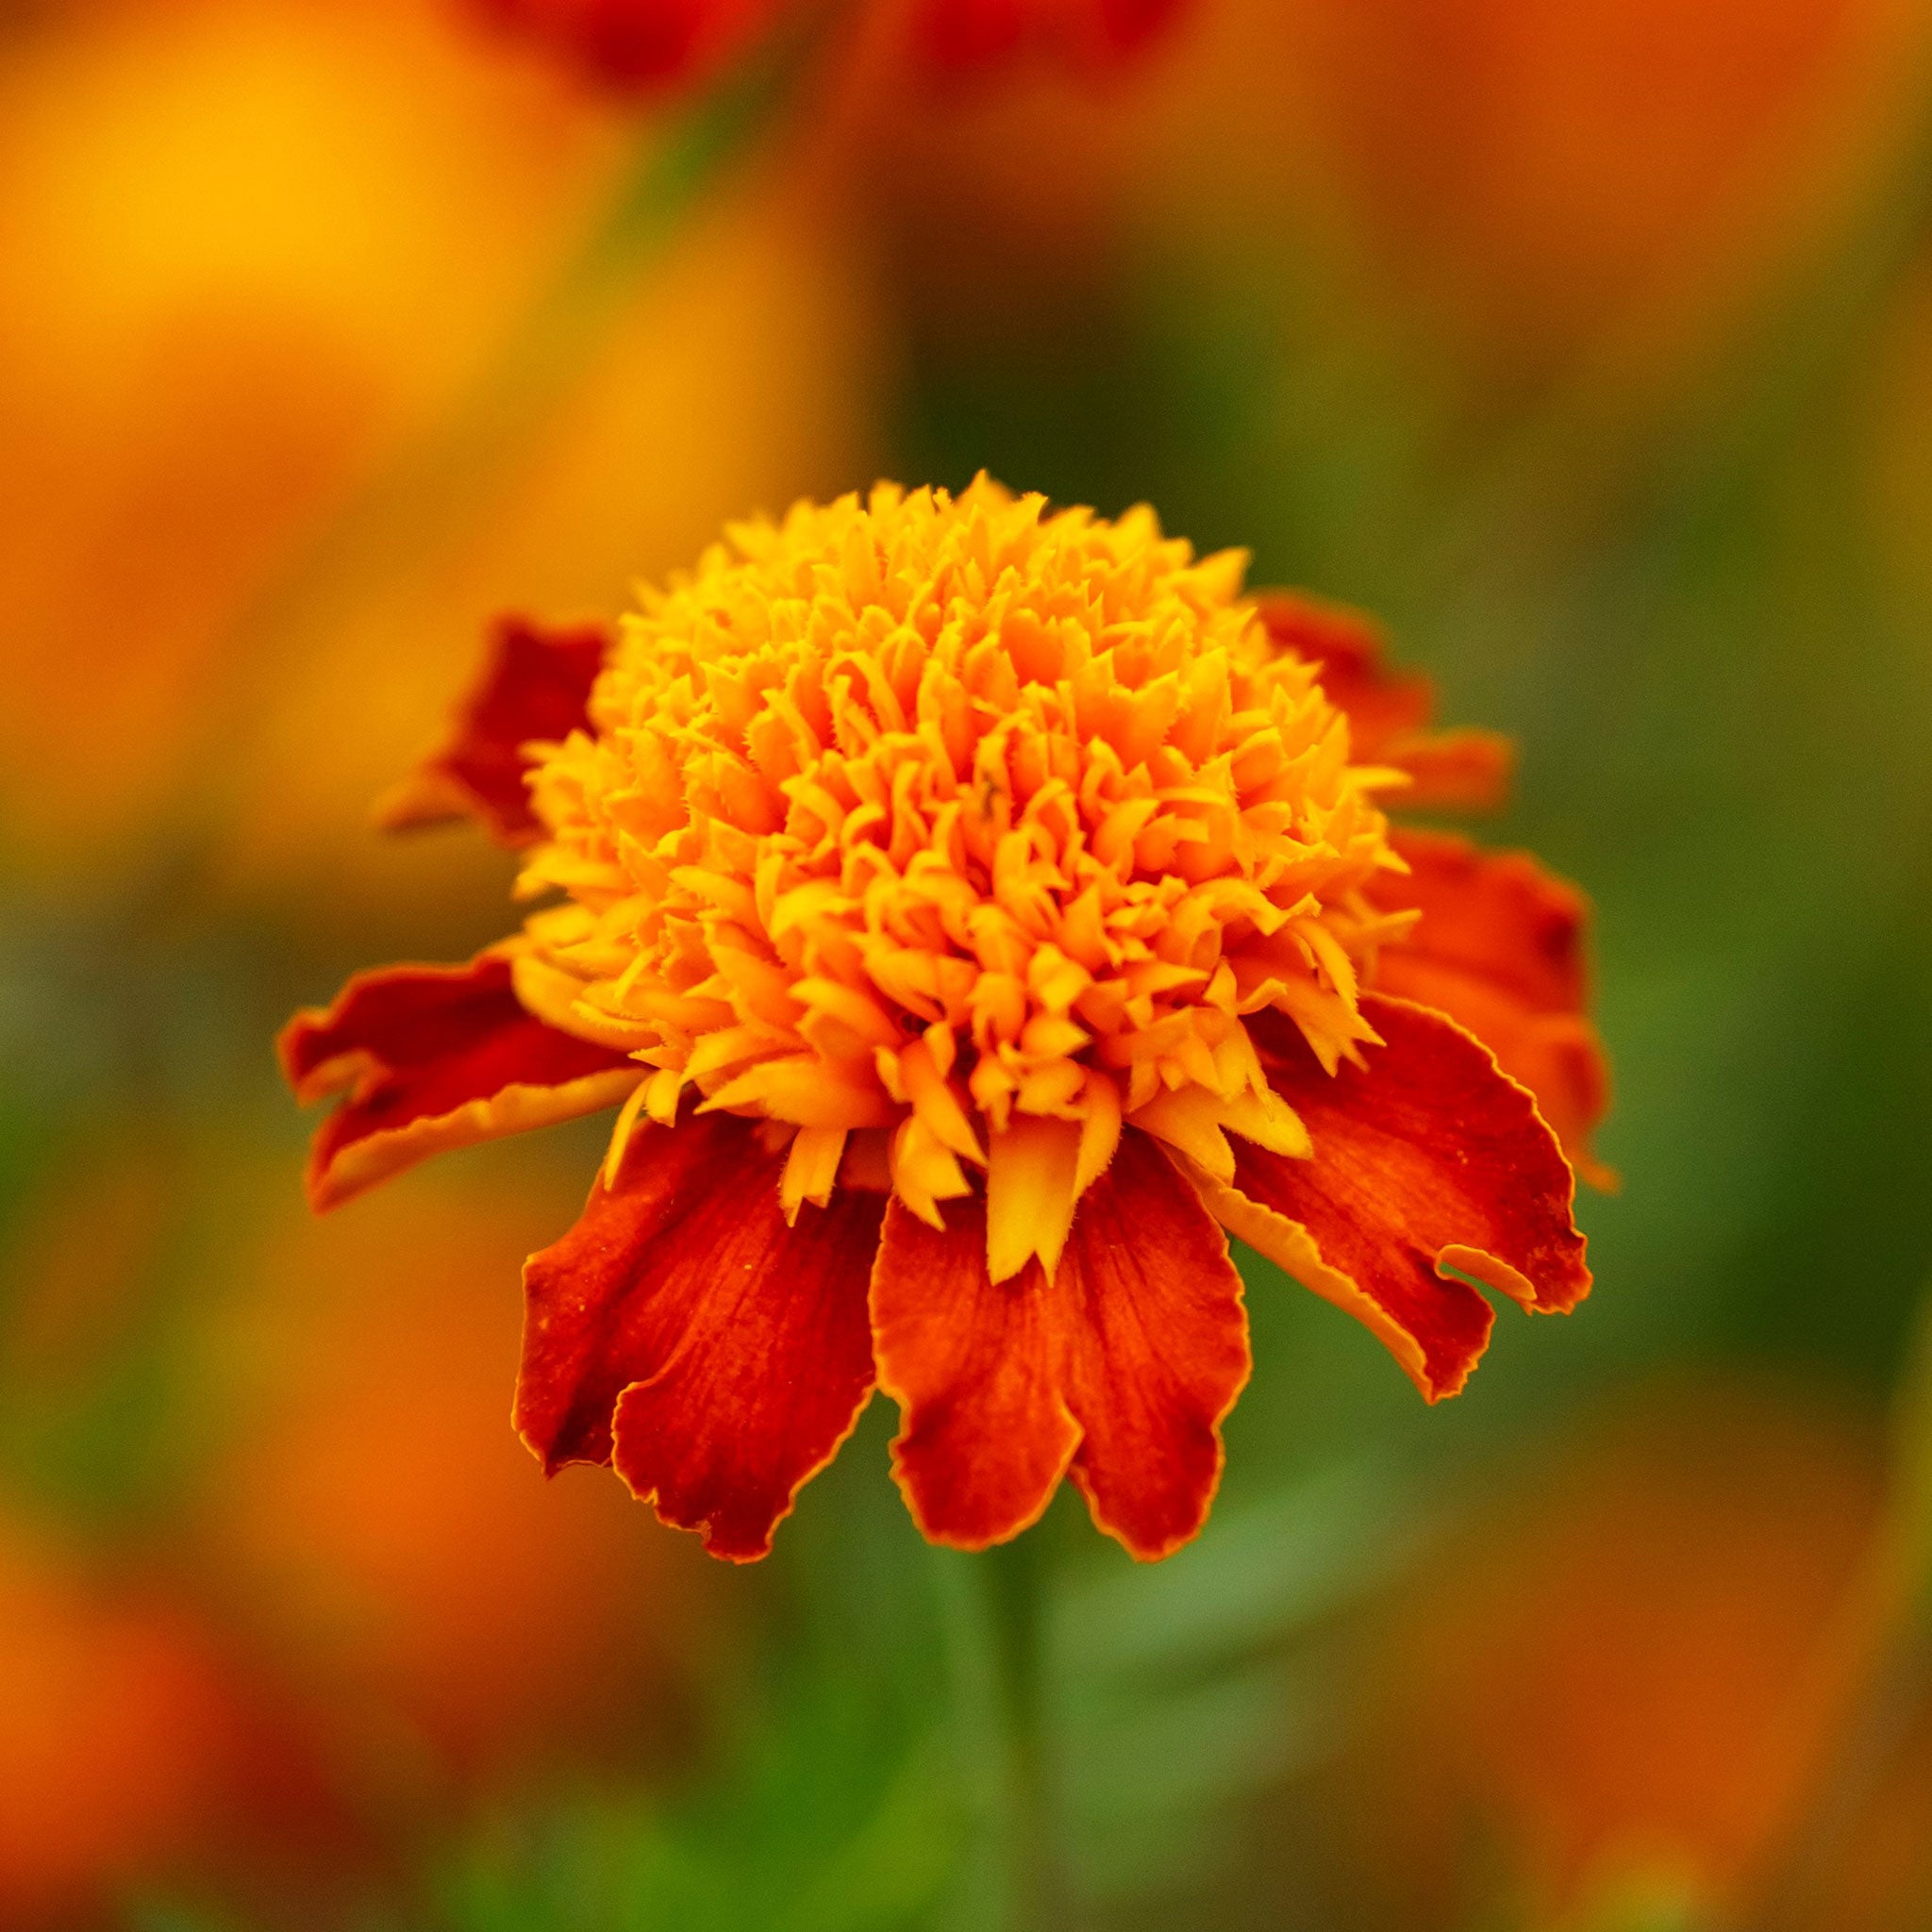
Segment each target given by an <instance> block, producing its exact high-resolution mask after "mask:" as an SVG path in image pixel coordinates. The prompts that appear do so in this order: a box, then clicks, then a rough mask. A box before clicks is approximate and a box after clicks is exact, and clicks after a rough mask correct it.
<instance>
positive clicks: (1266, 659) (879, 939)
mask: <svg viewBox="0 0 1932 1932" xmlns="http://www.w3.org/2000/svg"><path fill="white" fill-rule="evenodd" d="M728 534H729V541H728V542H727V543H724V544H719V545H717V546H714V547H713V548H712V549H711V550H710V551H709V552H708V554H707V555H706V556H705V558H703V559H702V561H701V562H700V563H699V565H698V568H697V569H696V571H695V572H694V573H692V574H691V575H689V576H686V577H681V578H679V579H677V580H675V582H674V583H673V585H672V587H671V588H670V589H669V590H666V591H647V592H645V593H644V597H643V608H642V609H641V611H640V612H639V613H637V614H635V615H633V616H631V617H628V618H627V619H626V620H625V625H624V630H623V633H622V636H621V638H620V640H619V641H618V643H617V645H616V647H615V649H614V651H613V653H612V655H611V658H610V660H609V662H608V665H607V667H606V669H605V671H604V674H603V675H602V677H601V678H600V680H599V682H598V684H597V687H596V690H595V692H594V693H593V695H592V698H591V721H592V724H593V732H591V733H583V732H579V733H576V734H574V735H573V736H572V737H571V739H570V740H569V741H567V742H565V743H563V744H561V745H558V746H551V747H547V748H546V749H545V755H544V757H543V758H542V761H541V765H540V766H539V768H538V770H537V772H536V774H535V775H534V778H533V797H534V799H535V803H536V808H537V810H538V812H539V814H540V815H541V818H542V820H543V822H544V824H546V825H547V826H548V827H549V831H550V838H549V840H548V842H546V843H545V844H543V845H541V847H539V848H538V850H537V851H536V853H535V855H534V856H533V857H532V858H531V860H530V862H529V864H528V867H527V869H526V872H525V876H524V880H523V883H522V890H524V891H527V892H531V893H541V892H549V891H557V890H560V891H562V892H563V893H564V894H565V895H566V901H567V903H564V904H561V905H558V906H556V907H554V908H550V909H548V910H546V911H543V912H541V913H539V914H538V915H537V916H536V917H534V918H533V919H531V920H530V921H529V923H528V924H527V926H526V928H525V940H524V941H523V947H524V950H523V951H522V953H521V955H520V957H519V958H518V960H517V985H518V991H519V992H520V994H521V995H522V997H523V998H524V1000H525V1004H526V1005H528V1006H529V1007H530V1008H532V1009H533V1010H535V1011H537V1012H539V1013H541V1015H542V1016H543V1017H544V1018H546V1019H548V1020H550V1021H551V1022H552V1023H553V1024H558V1025H561V1026H564V1027H566V1028H568V1029H569V1030H571V1031H573V1032H575V1033H578V1034H582V1035H585V1036H587V1037H590V1038H593V1039H597V1040H601V1041H608V1042H609V1043H611V1044H613V1045H618V1046H622V1047H623V1048H625V1049H626V1050H628V1051H630V1052H632V1053H634V1054H635V1055H636V1057H637V1058H639V1059H640V1060H642V1061H643V1062H645V1063H646V1064H648V1065H649V1066H652V1067H654V1068H656V1069H658V1072H657V1073H656V1074H654V1075H653V1077H652V1078H650V1079H649V1080H647V1081H646V1082H645V1083H644V1084H643V1086H642V1087H641V1089H640V1090H639V1093H638V1095H637V1100H636V1108H641V1109H642V1110H643V1111H645V1112H647V1113H648V1114H649V1115H650V1116H651V1117H653V1118H655V1119H658V1120H660V1121H670V1120H672V1119H673V1118H674V1117H675V1113H676V1109H677V1107H678V1104H679V1099H680V1096H681V1095H682V1093H683V1091H684V1090H685V1089H686V1088H694V1089H695V1090H696V1091H697V1094H698V1096H699V1104H700V1105H701V1106H703V1107H705V1108H724V1109H729V1110H731V1111H733V1112H737V1113H741V1114H748V1115H755V1116H759V1117H762V1118H764V1119H766V1120H768V1121H770V1122H773V1123H774V1124H775V1125H774V1128H773V1130H772V1131H773V1132H774V1133H784V1134H788V1135H790V1136H791V1156H790V1158H789V1162H788V1166H787V1170H786V1179H785V1195H786V1205H787V1208H788V1211H791V1212H792V1213H796V1211H797V1209H798V1207H799V1205H800V1204H801V1203H802V1202H805V1201H817V1202H820V1203H824V1201H825V1200H827V1199H828V1198H829V1196H830V1193H831V1191H832V1189H833V1187H834V1186H835V1185H837V1184H839V1183H840V1181H841V1178H842V1180H843V1181H845V1182H846V1183H848V1184H858V1185H868V1184H869V1185H874V1186H881V1187H883V1186H887V1185H890V1186H891V1188H892V1189H893V1190H894V1191H896V1192H897V1193H898V1195H899V1196H900V1198H901V1199H902V1200H904V1201H905V1203H906V1204H907V1206H908V1208H910V1209H911V1210H912V1211H913V1212H915V1213H917V1214H920V1215H922V1216H924V1218H925V1219H926V1220H928V1221H931V1222H934V1223H935V1224H941V1206H940V1204H941V1203H942V1202H945V1201H947V1200H952V1199H957V1198H958V1197H960V1196H962V1195H964V1194H966V1193H967V1192H969V1191H971V1190H972V1189H973V1188H974V1185H975V1180H974V1171H980V1172H981V1173H983V1176H984V1180H983V1185H984V1187H985V1191H986V1196H987V1208H988V1228H989V1235H988V1245H989V1257H990V1261H991V1272H992V1275H993V1278H994V1279H995V1280H1001V1279H1005V1278H1007V1277H1008V1276H1009V1275H1011V1274H1016V1273H1017V1272H1018V1271H1019V1270H1020V1269H1021V1268H1023V1267H1024V1265H1025V1263H1026V1260H1027V1259H1028V1257H1030V1256H1033V1255H1036V1254H1037V1255H1038V1256H1039V1257H1041V1261H1042V1262H1043V1263H1044V1265H1045V1266H1046V1267H1047V1269H1048V1270H1049V1272H1050V1271H1051V1270H1052V1268H1053V1267H1054V1265H1055V1264H1056V1263H1057V1261H1058V1256H1059V1252H1060V1249H1061V1246H1062V1245H1063V1243H1064V1241H1065V1240H1066V1236H1067V1230H1068V1228H1069V1226H1070V1225H1071V1224H1072V1220H1073V1214H1074V1204H1075V1202H1076V1201H1077V1199H1078V1197H1079V1195H1080V1193H1081V1191H1083V1190H1084V1189H1085V1188H1086V1187H1087V1186H1088V1185H1089V1184H1090V1183H1091V1181H1092V1180H1093V1179H1094V1178H1095V1177H1096V1176H1097V1175H1098V1174H1100V1173H1101V1172H1102V1171H1103V1170H1104V1169H1105V1167H1106V1166H1107V1164H1108V1160H1109V1158H1111V1156H1112V1154H1113V1150H1114V1147H1115V1145H1116V1143H1117V1142H1118V1141H1119V1138H1120V1133H1121V1129H1122V1126H1123V1124H1131V1125H1135V1126H1139V1127H1142V1128H1144V1129H1146V1130H1147V1131H1148V1132H1150V1133H1153V1134H1156V1135H1158V1136H1159V1137H1160V1138H1161V1139H1163V1140H1165V1141H1169V1142H1170V1143H1172V1144H1173V1145H1174V1146H1175V1147H1177V1148H1179V1149H1180V1150H1181V1151H1183V1152H1184V1153H1185V1154H1187V1155H1188V1156H1189V1157H1190V1158H1192V1159H1194V1160H1196V1161H1198V1162H1199V1163H1200V1164H1201V1166H1203V1167H1204V1168H1206V1169H1208V1171H1209V1172H1212V1173H1216V1174H1222V1175H1224V1176H1225V1175H1227V1174H1231V1173H1232V1169H1233V1154H1232V1150H1231V1149H1230V1147H1229V1145H1228V1142H1227V1141H1226V1138H1225V1136H1226V1134H1227V1133H1229V1132H1233V1133H1236V1134H1240V1135H1245V1136H1247V1137H1249V1138H1251V1139H1253V1140H1255V1141H1259V1142H1261V1143H1262V1144H1263V1145H1265V1146H1268V1147H1271V1148H1273V1149H1274V1150H1275V1151H1277V1152H1279V1153H1283V1154H1289V1155H1297V1154H1306V1153H1307V1135H1306V1133H1305V1132H1304V1130H1303V1128H1302V1126H1301V1124H1300V1122H1299V1120H1298V1119H1297V1118H1296V1117H1295V1115H1294V1114H1293V1112H1292V1111H1291V1109H1290V1108H1288V1107H1287V1106H1286V1104H1285V1103H1284V1102H1283V1101H1282V1100H1281V1099H1280V1098H1279V1097H1278V1096H1277V1095H1276V1094H1275V1093H1274V1092H1273V1091H1271V1089H1270V1087H1269V1085H1268V1082H1267V1079H1266V1077H1265V1075H1264V1074H1263V1072H1262V1068H1261V1064H1260V1062H1259V1060H1258V1058H1257V1055H1256V1052H1255V1049H1254V1046H1253V1045H1252V1043H1251V1042H1250V1040H1249V1037H1248V1032H1247V1029H1246V1027H1245V1026H1244V1025H1243V1024H1242V1016H1243V1015H1244V1014H1248V1013H1253V1012H1256V1011H1257V1010H1258V1009H1260V1008H1277V1009H1279V1010H1280V1011H1282V1012H1284V1013H1287V1014H1288V1015H1290V1016H1291V1018H1292V1019H1293V1020H1294V1021H1295V1022H1296V1024H1298V1025H1299V1026H1300V1027H1301V1029H1302V1031H1303V1032H1304V1034H1305V1035H1306V1036H1307V1040H1308V1041H1309V1044H1310V1045H1311V1046H1312V1048H1313V1049H1314V1051H1315V1052H1316V1053H1317V1054H1318V1055H1319V1056H1320V1057H1321V1058H1322V1060H1323V1061H1324V1064H1325V1065H1327V1066H1329V1067H1330V1068H1331V1069H1332V1068H1333V1067H1334V1066H1335V1065H1336V1064H1337V1062H1338V1061H1339V1059H1340V1058H1342V1057H1343V1056H1346V1055H1352V1054H1353V1053H1354V1051H1355V1049H1356V1044H1357V1042H1358V1041H1370V1040H1373V1039H1374V1034H1373V1033H1372V1031H1371V1030H1370V1028H1369V1027H1368V1025H1367V1024H1366V1023H1365V1022H1364V1021H1363V1020H1362V1019H1361V1017H1360V1015H1359V1013H1358V1011H1357V975H1358V969H1359V968H1360V966H1361V964H1362V963H1363V962H1364V961H1365V960H1366V959H1368V958H1371V957H1372V956H1373V953H1374V947H1375V946H1376V945H1377V944H1378V943H1381V942H1384V941H1387V940H1389V939H1391V938H1392V937H1396V936H1397V935H1398V934H1399V932H1400V930H1401V929H1402V926H1403V924H1405V921H1403V920H1402V919H1399V918H1398V919H1395V920H1391V919H1390V918H1389V917H1387V916H1386V915H1379V914H1376V913H1374V912H1373V911H1372V910H1371V909H1370V908H1369V907H1368V906H1367V904H1366V902H1365V900H1364V898H1363V895H1362V890H1361V889H1362V887H1363V885H1364V884H1365V882H1366V881H1367V880H1368V879H1369V878H1370V877H1371V876H1372V874H1374V873H1375V872H1376V870H1377V869H1378V868H1385V867H1393V866H1399V861H1398V860H1397V859H1395V858H1393V856H1392V855H1391V852H1390V849H1389V844H1388V837H1387V825H1386V823H1385V821H1384V819H1383V816H1382V814H1381V812H1380V811H1379V810H1378V809H1377V808H1375V806H1374V803H1373V799H1372V796H1371V794H1372V792H1373V791H1374V788H1375V787H1376V786H1377V785H1378V784H1382V783H1386V782H1389V778H1390V774H1387V773H1384V772H1378V771H1374V770H1371V769H1367V768H1364V767H1360V766H1354V765H1351V763H1350V762H1349V739H1348V724H1347V721H1346V719H1345V718H1344V717H1343V716H1342V715H1341V713H1340V712H1339V711H1338V710H1336V708H1334V707H1333V706H1332V705H1331V704H1329V702H1328V701H1327V699H1326V698H1325V697H1324V695H1323V693H1322V690H1321V687H1320V685H1319V684H1318V683H1317V681H1316V676H1315V673H1314V671H1313V669H1312V668H1311V667H1310V666H1309V665H1307V664H1306V663H1304V662H1302V661H1301V660H1300V659H1298V658H1294V657H1292V656H1289V655H1286V654H1283V653H1281V652H1279V651H1277V650H1276V649H1275V648H1274V647H1273V646H1271V644H1270V643H1269V641H1268V639H1267V637H1266V635H1265V632H1264V631H1263V629H1262V627H1261V626H1260V625H1259V624H1258V623H1257V621H1256V619H1255V617H1254V615H1253V612H1252V610H1251V608H1250V607H1248V606H1247V605H1245V604H1243V603H1242V602H1241V573H1242V570H1243V567H1244V565H1245V558H1244V557H1243V556H1242V555H1241V554H1240V553H1237V552H1224V553H1222V554H1220V555H1218V556H1213V557H1208V558H1199V559H1197V558H1195V557H1194V555H1193V552H1192V550H1191V547H1190V546H1189V545H1188V544H1187V543H1185V542H1182V541H1177V540H1174V539H1168V538H1164V537H1163V536H1162V535H1161V532H1160V527H1159V525H1158V522H1157V521H1156V519H1155V517H1154V515H1153V513H1152V512H1151V511H1149V510H1147V509H1145V508H1141V509H1136V510H1132V511H1130V512H1129V513H1128V514H1127V515H1125V516H1124V517H1122V518H1120V519H1119V520H1118V521H1114V522H1109V521H1108V520H1106V519H1103V518H1100V517H1096V516H1094V515H1093V514H1092V513H1091V512H1090V511H1087V510H1080V509H1074V510H1065V511H1061V512H1058V513H1057V514H1049V513H1048V511H1047V508H1046V505H1045V503H1044V501H1043V499H1041V498H1040V497H1038V496H1024V497H1019V498H1016V497H1014V496H1012V495H1011V494H1010V493H1008V491H1005V490H1003V489H1001V488H1000V487H999V486H998V485H997V484H995V483H992V482H991V481H989V480H988V479H986V478H984V477H982V478H980V479H979V480H978V481H976V482H975V483H974V485H973V486H972V487H971V488H970V489H968V490H967V491H964V492H963V493H962V494H960V495H959V496H958V497H957V498H955V497H952V496H949V495H948V494H947V493H946V492H945V491H934V490H921V491H912V492H910V493H908V492H906V491H901V490H899V489H898V488H896V487H893V486H891V485H884V484H882V485H880V486H879V487H878V488H877V489H875V490H874V491H873V492H872V494H871V495H870V497H869V498H866V499H863V500H861V499H860V498H859V497H858V496H856V495H855V496H848V497H843V498H841V499H840V500H839V501H838V502H836V503H833V504H829V505H824V506H820V505H815V504H800V505H798V506H797V507H796V508H793V509H792V510H791V512H790V513H789V514H788V515H787V516H786V517H785V519H784V520H783V521H782V522H781V523H778V524H772V523H766V522H760V523H756V524H751V525H744V526H742V527H739V528H734V529H733V530H731V531H730V532H729V533H728ZM636 1108H633V1110H632V1111H630V1112H629V1113H627V1115H626V1116H625V1119H624V1120H623V1121H622V1122H621V1123H620V1126H619V1131H618V1136H617V1138H616V1140H615V1141H614V1142H613V1149H614V1154H621V1149H622V1145H623V1141H624V1138H625V1135H627V1133H628V1132H629V1130H630V1126H631V1124H632V1122H633V1121H634V1120H635V1119H636V1117H637V1112H636Z"/></svg>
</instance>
